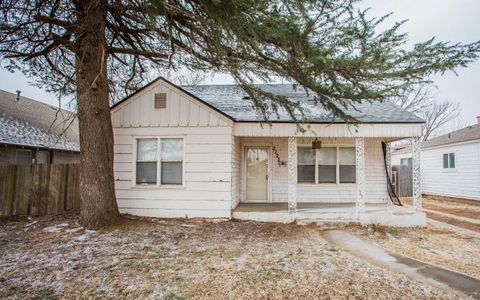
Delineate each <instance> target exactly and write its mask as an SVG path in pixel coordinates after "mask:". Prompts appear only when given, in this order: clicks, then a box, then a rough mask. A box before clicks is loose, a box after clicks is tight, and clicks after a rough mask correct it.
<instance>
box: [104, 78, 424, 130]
mask: <svg viewBox="0 0 480 300" xmlns="http://www.w3.org/2000/svg"><path fill="white" fill-rule="evenodd" d="M160 79H161V80H164V81H165V82H167V83H169V84H172V85H173V86H175V87H177V88H178V89H180V90H181V91H183V92H185V93H186V94H188V95H190V96H191V97H193V98H195V99H196V100H198V101H200V102H202V103H204V104H206V105H207V106H209V107H211V108H213V109H214V110H216V111H217V112H219V113H221V114H223V115H225V116H227V117H228V118H230V119H232V120H233V121H236V122H264V121H265V120H264V119H263V117H262V116H261V115H260V114H259V113H258V112H257V111H256V109H255V108H254V106H253V105H252V102H251V101H250V100H249V99H245V98H246V96H247V94H246V93H245V92H244V91H243V90H242V88H241V87H240V86H239V85H196V86H177V85H175V84H173V83H171V82H169V81H168V80H166V79H164V78H162V77H159V78H157V79H156V80H154V81H153V82H150V83H149V84H147V85H146V86H145V87H143V88H141V89H140V90H138V91H136V92H135V93H133V94H132V95H130V96H129V97H127V98H125V99H123V100H121V101H119V102H117V103H116V104H115V105H113V106H112V108H114V107H116V106H117V105H119V104H120V103H122V102H124V101H125V100H127V99H129V98H130V97H132V96H133V95H135V94H137V93H138V92H140V91H141V90H143V89H144V88H146V87H148V86H150V85H151V84H153V83H154V82H155V81H157V80H160ZM255 86H256V87H258V88H261V89H262V90H264V91H267V92H270V93H272V94H275V95H278V96H285V97H287V98H288V99H290V100H291V101H296V102H299V103H300V104H301V106H302V108H303V109H304V112H305V117H306V118H307V120H308V122H309V123H345V121H344V120H342V119H341V118H338V117H333V116H332V114H331V113H330V112H328V111H326V110H325V109H324V108H323V107H321V105H320V104H316V103H315V101H314V96H313V93H307V92H306V91H305V90H304V89H302V88H297V89H294V88H293V85H291V84H256V85H255ZM343 110H344V112H346V113H347V114H349V115H351V116H353V117H355V118H356V119H357V120H358V121H359V122H360V123H424V121H423V120H422V119H420V118H418V117H417V116H415V115H414V114H412V113H410V112H407V111H405V110H404V109H402V108H401V107H399V106H398V105H396V104H393V103H391V102H389V101H384V102H373V103H370V102H363V103H361V104H355V107H350V108H348V109H343ZM300 117H301V116H300V115H299V116H298V118H300ZM268 121H270V122H273V123H291V122H293V120H292V118H291V117H290V116H289V115H288V114H287V113H286V112H285V111H284V110H283V109H280V110H279V115H278V116H277V115H276V114H272V115H271V116H269V118H268Z"/></svg>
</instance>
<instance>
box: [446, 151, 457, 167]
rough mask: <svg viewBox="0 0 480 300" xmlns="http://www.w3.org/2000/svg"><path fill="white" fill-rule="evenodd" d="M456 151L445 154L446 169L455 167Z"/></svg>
mask: <svg viewBox="0 0 480 300" xmlns="http://www.w3.org/2000/svg"><path fill="white" fill-rule="evenodd" d="M455 160H456V158H455V153H453V152H452V153H444V154H443V168H444V169H455V164H456V161H455Z"/></svg>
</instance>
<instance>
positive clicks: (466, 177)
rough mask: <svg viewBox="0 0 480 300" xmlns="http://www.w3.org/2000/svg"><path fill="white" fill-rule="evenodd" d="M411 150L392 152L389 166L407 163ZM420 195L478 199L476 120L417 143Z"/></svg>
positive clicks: (478, 126)
mask: <svg viewBox="0 0 480 300" xmlns="http://www.w3.org/2000/svg"><path fill="white" fill-rule="evenodd" d="M411 157H412V153H411V147H409V146H404V147H400V148H399V149H397V150H395V151H393V152H392V165H396V164H407V163H408V160H411ZM420 169H421V174H422V175H421V176H422V179H421V182H422V185H421V191H422V193H423V194H431V195H440V196H448V197H457V198H465V199H473V200H480V117H477V124H475V125H471V126H467V127H465V128H462V129H460V130H456V131H453V132H450V133H447V134H444V135H441V136H438V137H435V138H432V139H430V140H428V141H426V142H423V143H421V159H420Z"/></svg>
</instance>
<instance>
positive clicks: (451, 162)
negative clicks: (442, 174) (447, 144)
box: [448, 153, 455, 168]
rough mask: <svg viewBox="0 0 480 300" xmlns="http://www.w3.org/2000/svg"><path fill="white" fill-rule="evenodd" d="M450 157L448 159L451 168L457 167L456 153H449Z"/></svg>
mask: <svg viewBox="0 0 480 300" xmlns="http://www.w3.org/2000/svg"><path fill="white" fill-rule="evenodd" d="M448 157H449V160H448V162H449V165H448V166H449V167H450V168H455V153H449V154H448Z"/></svg>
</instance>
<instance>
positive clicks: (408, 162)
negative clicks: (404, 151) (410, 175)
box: [400, 157, 412, 166]
mask: <svg viewBox="0 0 480 300" xmlns="http://www.w3.org/2000/svg"><path fill="white" fill-rule="evenodd" d="M400 164H401V165H404V166H411V165H412V158H411V157H407V158H401V159H400Z"/></svg>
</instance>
